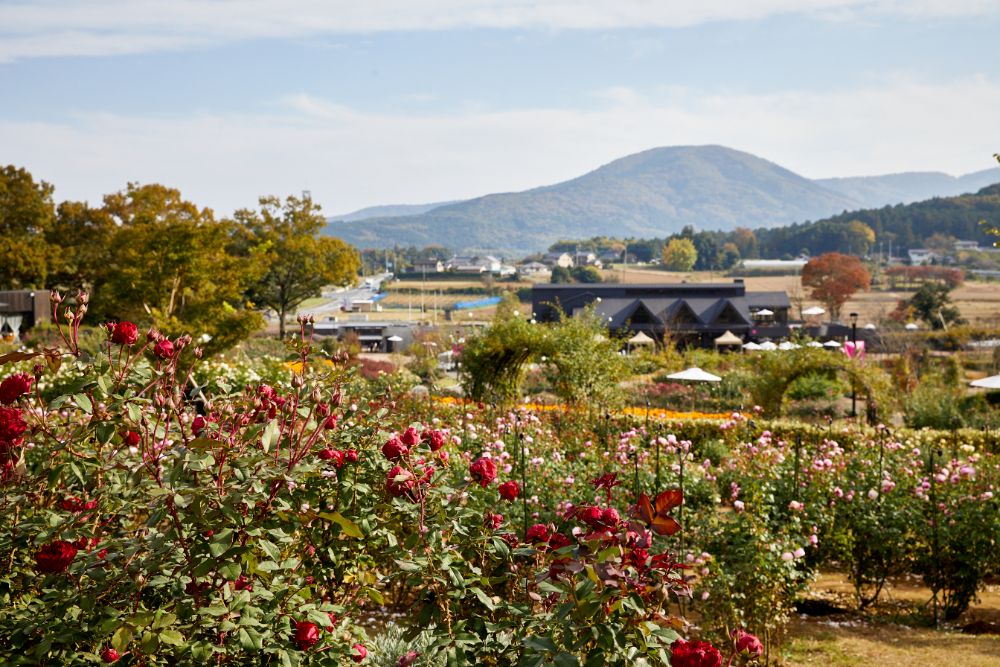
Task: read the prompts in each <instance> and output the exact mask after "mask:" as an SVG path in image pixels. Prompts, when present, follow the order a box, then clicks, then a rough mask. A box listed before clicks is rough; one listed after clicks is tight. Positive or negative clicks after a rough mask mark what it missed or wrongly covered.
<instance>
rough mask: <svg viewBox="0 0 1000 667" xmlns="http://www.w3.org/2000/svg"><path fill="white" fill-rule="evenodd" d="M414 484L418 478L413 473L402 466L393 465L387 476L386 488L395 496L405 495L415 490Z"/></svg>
mask: <svg viewBox="0 0 1000 667" xmlns="http://www.w3.org/2000/svg"><path fill="white" fill-rule="evenodd" d="M414 484H416V480H415V479H414V478H413V473H411V472H410V471H409V470H406V469H404V468H403V467H402V466H393V468H392V470H390V471H389V474H388V475H386V478H385V490H386V491H388V492H389V495H390V496H392V497H394V498H399V497H400V496H405V495H406V494H407V493H409V492H410V491H411V490H413V486H414Z"/></svg>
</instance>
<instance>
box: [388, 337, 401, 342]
mask: <svg viewBox="0 0 1000 667" xmlns="http://www.w3.org/2000/svg"><path fill="white" fill-rule="evenodd" d="M386 340H387V341H389V342H392V343H402V342H403V339H402V338H400V337H399V336H389V337H388V338H386Z"/></svg>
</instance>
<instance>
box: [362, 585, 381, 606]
mask: <svg viewBox="0 0 1000 667" xmlns="http://www.w3.org/2000/svg"><path fill="white" fill-rule="evenodd" d="M365 595H367V596H368V599H369V600H371V601H372V602H374V603H375V604H385V597H384V596H383V595H382V593H381V591H379V590H377V589H375V588H366V589H365Z"/></svg>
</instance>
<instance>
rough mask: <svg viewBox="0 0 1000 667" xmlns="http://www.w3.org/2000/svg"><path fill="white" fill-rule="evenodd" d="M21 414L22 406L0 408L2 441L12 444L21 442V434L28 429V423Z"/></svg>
mask: <svg viewBox="0 0 1000 667" xmlns="http://www.w3.org/2000/svg"><path fill="white" fill-rule="evenodd" d="M21 415H22V413H21V409H20V408H0V441H4V442H7V443H8V444H9V445H12V446H16V445H18V444H20V438H21V436H22V435H24V432H25V431H27V430H28V424H27V422H25V421H24V418H23V417H22V416H21ZM0 447H2V444H0Z"/></svg>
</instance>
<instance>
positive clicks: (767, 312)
mask: <svg viewBox="0 0 1000 667" xmlns="http://www.w3.org/2000/svg"><path fill="white" fill-rule="evenodd" d="M754 315H760V316H761V317H764V316H769V315H774V311H773V310H768V309H767V308H764V309H763V310H758V311H757V312H756V313H754Z"/></svg>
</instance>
